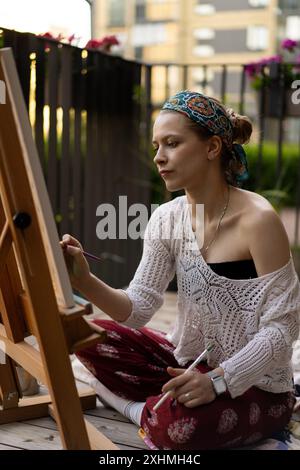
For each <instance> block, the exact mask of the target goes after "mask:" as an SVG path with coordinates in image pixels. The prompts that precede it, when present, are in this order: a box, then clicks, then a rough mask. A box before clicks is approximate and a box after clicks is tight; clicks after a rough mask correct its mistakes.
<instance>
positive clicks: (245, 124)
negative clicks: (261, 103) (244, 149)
mask: <svg viewBox="0 0 300 470" xmlns="http://www.w3.org/2000/svg"><path fill="white" fill-rule="evenodd" d="M226 111H227V115H228V117H229V119H230V121H231V123H232V125H233V142H235V143H237V144H246V143H247V142H249V140H250V137H251V134H252V123H251V121H250V119H249V118H248V117H247V116H241V115H240V114H237V113H235V112H234V111H233V109H232V108H228V109H227V110H226Z"/></svg>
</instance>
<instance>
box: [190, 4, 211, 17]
mask: <svg viewBox="0 0 300 470" xmlns="http://www.w3.org/2000/svg"><path fill="white" fill-rule="evenodd" d="M215 11H216V8H215V6H214V5H211V4H210V3H203V4H200V5H196V6H195V12H196V13H198V14H199V15H212V14H213V13H215Z"/></svg>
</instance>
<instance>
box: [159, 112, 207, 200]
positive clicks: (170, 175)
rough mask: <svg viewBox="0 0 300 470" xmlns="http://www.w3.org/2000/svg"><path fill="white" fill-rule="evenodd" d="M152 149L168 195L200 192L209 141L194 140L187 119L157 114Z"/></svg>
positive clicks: (205, 172)
mask: <svg viewBox="0 0 300 470" xmlns="http://www.w3.org/2000/svg"><path fill="white" fill-rule="evenodd" d="M153 147H154V149H155V151H156V155H155V157H154V163H155V164H156V166H157V169H158V171H159V173H160V174H161V177H162V178H163V179H164V181H165V184H166V187H167V189H168V190H169V191H178V190H180V189H185V190H192V189H193V188H199V185H201V182H202V181H204V180H205V177H206V174H207V169H208V163H209V161H208V159H207V156H208V149H209V139H207V140H204V139H203V140H202V139H201V137H199V136H197V134H196V133H195V132H194V131H193V130H192V129H190V128H189V126H188V118H187V117H185V116H184V115H183V114H180V113H178V112H170V113H168V112H163V113H160V114H159V115H158V117H157V119H156V121H155V123H154V127H153ZM164 172H165V173H164Z"/></svg>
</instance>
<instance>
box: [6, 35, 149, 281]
mask: <svg viewBox="0 0 300 470" xmlns="http://www.w3.org/2000/svg"><path fill="white" fill-rule="evenodd" d="M1 47H11V48H12V49H13V52H14V56H15V60H16V64H17V68H18V72H19V76H20V80H21V85H22V89H23V93H24V97H25V101H26V104H27V106H28V109H29V112H30V117H31V121H32V125H33V133H34V138H35V142H36V145H37V148H38V152H39V156H40V160H41V163H42V166H43V170H44V175H45V180H46V184H47V187H48V191H49V195H50V200H51V203H52V207H53V212H54V214H55V218H56V222H57V227H58V231H59V233H60V235H62V234H63V233H71V234H73V235H74V236H75V237H77V238H78V239H79V240H80V241H81V242H82V243H83V245H84V247H85V249H86V251H89V252H92V253H94V254H95V255H98V256H99V255H100V256H101V255H102V257H103V258H104V259H105V261H103V262H102V263H97V262H93V261H92V262H91V263H92V269H93V271H94V272H95V273H96V274H98V275H99V276H101V278H102V279H103V280H104V281H106V282H108V283H109V284H110V285H112V286H114V287H121V286H125V285H127V284H128V282H129V281H130V280H131V278H132V276H133V274H134V272H135V269H136V267H137V265H138V262H139V259H140V256H141V248H142V241H141V240H130V239H129V238H128V239H127V240H125V239H119V238H118V232H117V239H115V240H108V239H107V240H100V239H98V238H97V235H96V226H97V223H98V222H99V220H100V218H99V217H97V216H96V210H97V207H98V206H99V205H100V204H103V203H110V204H112V205H113V207H114V208H115V209H116V215H117V228H118V218H119V204H118V201H119V196H120V195H123V196H127V204H128V207H129V206H130V205H131V204H133V203H144V204H146V205H147V207H150V203H151V200H150V199H151V194H150V191H151V187H150V185H149V184H148V182H149V181H150V174H149V173H150V171H151V170H149V162H147V159H145V129H146V125H144V126H143V125H142V123H143V119H144V118H145V114H144V112H143V108H142V106H141V102H140V96H141V93H140V89H141V65H139V64H137V63H135V62H130V61H125V60H123V59H122V58H119V57H114V56H110V55H106V54H102V53H101V52H96V51H83V50H82V49H79V48H77V47H72V46H69V45H64V44H60V43H58V42H57V41H54V40H48V39H44V38H41V37H37V36H35V35H32V34H28V33H19V32H15V31H9V30H5V29H3V30H2V34H1ZM123 215H124V214H123ZM129 220H130V218H129Z"/></svg>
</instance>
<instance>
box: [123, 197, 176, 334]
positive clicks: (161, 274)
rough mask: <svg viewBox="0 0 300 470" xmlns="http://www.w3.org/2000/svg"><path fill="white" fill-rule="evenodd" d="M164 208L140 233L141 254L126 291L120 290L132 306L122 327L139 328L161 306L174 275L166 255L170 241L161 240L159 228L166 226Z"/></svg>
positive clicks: (155, 214) (173, 269)
mask: <svg viewBox="0 0 300 470" xmlns="http://www.w3.org/2000/svg"><path fill="white" fill-rule="evenodd" d="M167 224H168V220H167V214H166V213H165V211H164V205H161V206H160V207H159V208H157V209H156V210H155V211H154V212H153V214H152V216H151V217H150V220H149V222H148V224H147V227H146V230H145V234H144V245H143V255H142V258H141V261H140V264H139V266H138V268H137V270H136V272H135V275H134V277H133V279H132V281H131V282H130V284H129V286H128V288H127V289H120V290H123V291H124V292H125V293H126V294H127V296H128V297H129V299H130V301H131V303H132V311H131V314H130V316H129V317H128V318H127V319H126V320H125V321H124V322H122V325H126V326H129V327H131V328H141V327H142V326H144V325H146V323H148V321H150V319H151V318H152V316H153V315H154V313H155V312H156V311H157V310H158V309H159V308H160V307H161V305H162V304H163V294H164V292H165V290H166V289H167V287H168V285H169V282H170V281H171V280H172V278H173V277H174V274H175V268H174V266H175V262H174V259H173V257H172V256H171V253H170V238H165V239H164V238H163V235H162V228H164V229H166V228H167V227H168V225H167Z"/></svg>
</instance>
